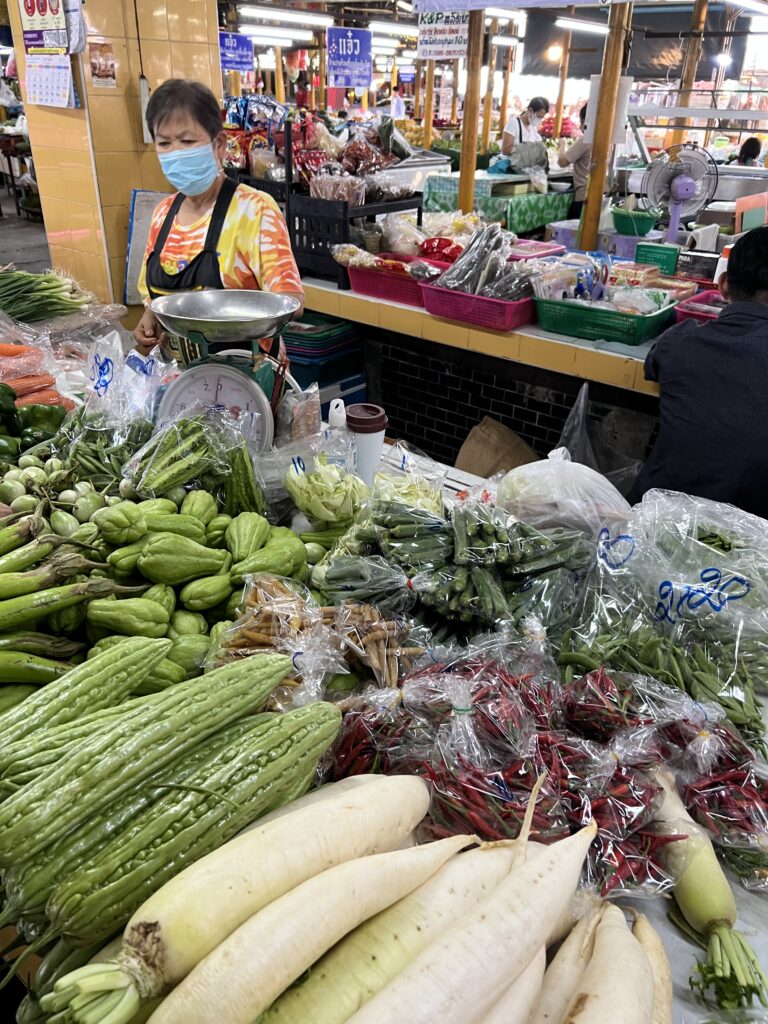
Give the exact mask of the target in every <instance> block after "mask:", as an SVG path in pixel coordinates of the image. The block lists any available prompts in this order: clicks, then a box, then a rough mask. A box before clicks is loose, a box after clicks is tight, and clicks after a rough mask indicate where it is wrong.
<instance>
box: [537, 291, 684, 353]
mask: <svg viewBox="0 0 768 1024" xmlns="http://www.w3.org/2000/svg"><path fill="white" fill-rule="evenodd" d="M536 309H537V312H538V316H539V326H540V327H543V328H544V330H545V331H552V333H553V334H565V335H570V336H571V337H573V338H586V339H587V340H588V341H620V342H622V343H623V344H624V345H642V343H643V342H644V341H651V339H653V338H656V337H658V336H659V334H661V332H662V331H663V330H664V328H665V327H667V325H668V324H669V323H670V321H671V320H672V317H673V316H674V315H675V306H674V305H672V306H667V307H666V308H665V309H661V310H659V312H658V313H648V314H645V315H643V316H641V315H639V314H632V313H617V312H616V310H614V309H601V308H600V307H599V306H598V307H595V306H592V305H590V304H589V303H588V302H565V301H559V300H557V299H536Z"/></svg>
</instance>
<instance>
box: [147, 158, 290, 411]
mask: <svg viewBox="0 0 768 1024" xmlns="http://www.w3.org/2000/svg"><path fill="white" fill-rule="evenodd" d="M236 189H237V182H236V181H234V180H233V179H232V178H225V179H224V183H223V184H222V186H221V189H220V191H219V194H218V196H217V197H216V203H215V205H214V207H213V213H212V214H211V222H210V224H209V225H208V231H207V232H206V235H205V242H204V244H203V248H202V251H201V252H199V253H198V254H197V256H195V258H194V259H192V260H190V261H189V263H188V264H187V265H186V267H184V269H183V270H180V271H179V272H178V274H169V273H168V272H167V271H165V270H164V269H163V267H162V264H161V262H160V256H161V255H162V252H163V249H164V248H165V243H166V242H167V241H168V235H169V234H170V232H171V228H172V227H173V222H174V220H175V219H176V214H177V213H178V211H179V207H180V206H181V204H182V203H183V202H184V200H185V199H186V196H185V195H184V194H183V193H182V192H179V193H178V195H177V196H176V198H175V199H174V200H173V202H172V203H171V208H170V209H169V210H168V214H167V215H166V218H165V220H164V221H163V226H162V227H161V228H160V231H159V232H158V235H157V238H156V239H155V245H154V248H153V249H152V252H151V253H150V254H149V256H148V257H147V273H146V279H147V291H148V292H149V297H150V299H156V298H157V297H158V296H159V295H161V294H163V293H165V292H175V291H180V292H189V291H194V290H196V289H200V288H219V289H221V288H223V287H224V282H223V281H222V280H221V269H220V267H219V254H218V252H217V246H218V244H219V238H220V237H221V232H222V228H223V227H224V222H225V220H226V217H227V211H228V209H229V204H230V203H231V202H232V197H233V196H234V194H235V190H236ZM157 288H159V289H160V291H159V292H158V291H155V289H157ZM279 351H280V338H279V336H276V337H274V338H273V339H272V343H271V346H270V349H269V355H270V358H271V359H273V360H276V359H277V356H278V353H279ZM284 381H285V367H284V366H282V365H280V366H278V367H277V370H276V371H275V376H274V382H273V383H272V386H271V387H269V386H268V385H267V384H266V382H265V383H264V384H262V387H263V388H265V390H267V397H268V398H270V399H271V404H272V410H273V412H274V411H276V409H277V403H278V402H279V400H280V397H281V395H282V389H283V384H284ZM270 392H271V394H270Z"/></svg>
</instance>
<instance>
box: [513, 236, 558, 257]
mask: <svg viewBox="0 0 768 1024" xmlns="http://www.w3.org/2000/svg"><path fill="white" fill-rule="evenodd" d="M564 252H565V246H564V245H558V244H557V243H556V242H535V241H533V240H532V239H528V238H521V239H520V240H519V241H518V242H517V243H516V244H515V245H513V246H512V254H511V256H510V257H509V259H510V261H511V262H514V261H517V260H538V259H543V258H544V257H545V256H560V255H562V253H564Z"/></svg>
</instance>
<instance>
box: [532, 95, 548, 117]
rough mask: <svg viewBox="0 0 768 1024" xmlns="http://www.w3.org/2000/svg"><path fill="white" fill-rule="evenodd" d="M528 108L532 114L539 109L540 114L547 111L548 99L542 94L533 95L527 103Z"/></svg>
mask: <svg viewBox="0 0 768 1024" xmlns="http://www.w3.org/2000/svg"><path fill="white" fill-rule="evenodd" d="M528 109H529V110H532V111H533V112H534V114H537V113H538V112H539V111H541V113H542V114H548V113H549V100H548V99H546V98H545V97H544V96H534V97H533V99H532V100H531V102H530V103H529V104H528Z"/></svg>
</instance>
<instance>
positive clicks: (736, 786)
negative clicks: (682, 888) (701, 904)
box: [682, 765, 768, 892]
mask: <svg viewBox="0 0 768 1024" xmlns="http://www.w3.org/2000/svg"><path fill="white" fill-rule="evenodd" d="M682 798H683V801H684V803H685V806H686V808H687V810H688V813H689V814H690V815H691V816H692V817H693V819H694V820H695V821H696V822H697V823H698V824H699V825H701V826H702V828H704V829H706V830H707V832H708V833H709V835H710V836H711V837H712V839H713V840H714V841H715V843H716V844H717V847H718V852H719V853H720V855H721V856H722V857H723V858H724V859H725V861H726V862H727V863H728V865H729V866H730V867H731V869H732V870H733V871H734V872H735V873H736V874H737V875H738V876H739V877H740V878H741V880H742V882H743V884H744V885H745V886H746V888H748V889H752V890H754V891H760V892H768V776H766V769H765V766H762V767H759V766H757V765H750V766H748V767H744V768H731V769H729V770H728V771H723V772H718V773H716V774H711V775H708V776H705V777H703V778H700V779H696V780H694V781H692V782H690V783H688V785H686V786H684V787H683V790H682Z"/></svg>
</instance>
